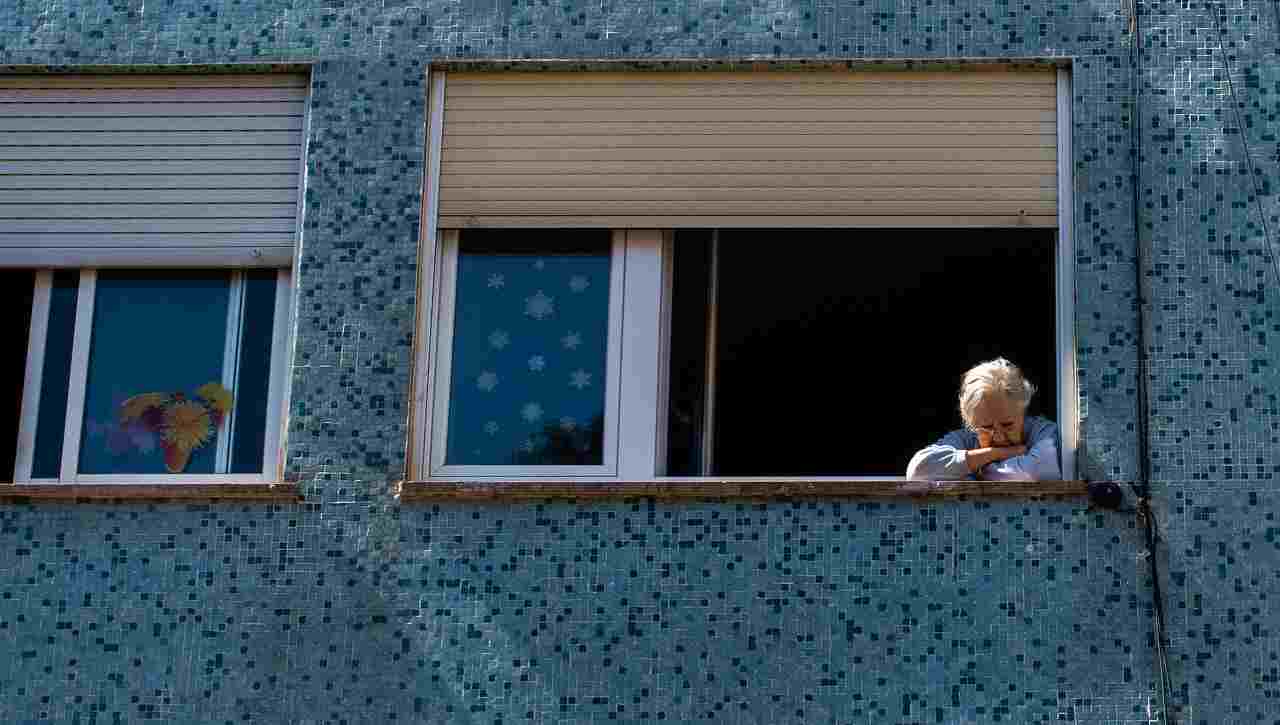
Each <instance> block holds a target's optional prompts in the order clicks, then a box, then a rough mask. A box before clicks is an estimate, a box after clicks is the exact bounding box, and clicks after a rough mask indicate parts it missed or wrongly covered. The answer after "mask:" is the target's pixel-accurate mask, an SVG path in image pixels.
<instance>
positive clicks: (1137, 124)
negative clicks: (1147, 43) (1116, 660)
mask: <svg viewBox="0 0 1280 725" xmlns="http://www.w3.org/2000/svg"><path fill="white" fill-rule="evenodd" d="M1278 1H1280V0H1278ZM1129 9H1130V13H1131V15H1130V18H1129V31H1130V33H1131V34H1132V43H1131V45H1130V46H1129V65H1130V69H1131V71H1132V76H1133V112H1132V116H1131V118H1130V119H1129V122H1130V129H1131V135H1132V138H1131V143H1132V146H1133V148H1132V151H1131V158H1132V162H1133V166H1132V172H1131V178H1130V185H1131V187H1132V192H1133V198H1132V200H1131V204H1132V205H1133V237H1134V284H1135V288H1134V294H1135V296H1136V303H1137V323H1138V360H1137V363H1138V370H1137V373H1138V386H1137V393H1138V421H1137V428H1138V471H1139V480H1138V481H1135V482H1133V483H1132V484H1130V485H1131V487H1132V488H1133V493H1134V495H1135V497H1136V498H1137V513H1138V521H1139V523H1140V524H1142V527H1143V530H1144V532H1145V534H1146V547H1147V550H1146V553H1145V556H1146V559H1147V565H1148V568H1149V570H1150V575H1151V612H1152V629H1153V631H1152V635H1153V654H1154V658H1155V663H1154V664H1155V668H1156V678H1157V680H1158V682H1157V683H1156V687H1157V690H1158V693H1159V696H1160V715H1159V717H1160V720H1161V721H1162V722H1165V723H1168V722H1169V703H1170V702H1171V701H1172V700H1173V681H1172V676H1171V674H1170V672H1169V653H1168V649H1167V647H1166V644H1165V640H1166V638H1167V636H1166V634H1165V632H1166V631H1167V626H1166V623H1167V621H1168V620H1167V617H1166V615H1165V609H1164V591H1163V587H1162V586H1161V583H1160V568H1159V562H1158V557H1157V554H1156V552H1157V546H1158V544H1159V541H1160V534H1159V528H1158V525H1157V522H1156V518H1155V514H1154V512H1152V510H1151V438H1150V435H1151V432H1150V415H1151V411H1150V410H1149V404H1148V401H1149V400H1150V390H1149V388H1150V375H1149V369H1150V368H1149V358H1148V350H1147V347H1148V341H1149V336H1148V334H1147V300H1148V298H1149V295H1148V294H1147V280H1146V275H1145V274H1144V271H1145V270H1146V269H1147V254H1146V247H1145V246H1144V244H1143V241H1142V211H1141V210H1142V206H1141V194H1140V191H1139V187H1140V186H1141V179H1142V148H1143V144H1142V82H1143V63H1142V12H1141V3H1140V1H1139V0H1133V2H1132V4H1131V5H1130V6H1129Z"/></svg>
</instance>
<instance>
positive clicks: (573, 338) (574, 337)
mask: <svg viewBox="0 0 1280 725" xmlns="http://www.w3.org/2000/svg"><path fill="white" fill-rule="evenodd" d="M560 343H561V344H562V345H564V349H566V350H577V349H578V346H579V345H581V344H582V333H580V332H570V333H569V334H568V335H565V336H564V337H562V338H560Z"/></svg>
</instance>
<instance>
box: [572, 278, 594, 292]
mask: <svg viewBox="0 0 1280 725" xmlns="http://www.w3.org/2000/svg"><path fill="white" fill-rule="evenodd" d="M590 286H591V280H589V279H587V278H586V277H585V276H583V275H580V274H575V275H573V277H570V278H569V289H571V290H573V291H574V292H585V291H586V289H587V288H588V287H590Z"/></svg>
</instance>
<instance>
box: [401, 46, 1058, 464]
mask: <svg viewBox="0 0 1280 725" xmlns="http://www.w3.org/2000/svg"><path fill="white" fill-rule="evenodd" d="M1071 73H1072V69H1071V67H1070V66H1063V67H1059V68H1058V70H1057V99H1056V108H1057V144H1058V147H1057V169H1058V195H1057V196H1058V210H1057V212H1058V214H1057V216H1058V228H1057V239H1056V249H1055V254H1056V284H1055V299H1056V305H1055V307H1056V309H1055V316H1056V320H1055V322H1056V325H1057V336H1056V337H1057V340H1056V347H1057V350H1056V353H1057V355H1056V356H1057V378H1058V400H1057V401H1056V408H1057V415H1058V417H1057V423H1058V429H1059V432H1060V438H1061V440H1060V443H1061V448H1060V457H1061V464H1062V465H1061V469H1062V478H1063V479H1064V480H1074V479H1075V477H1076V456H1077V451H1078V448H1079V440H1080V401H1079V395H1080V390H1079V377H1078V372H1077V359H1076V338H1075V328H1076V325H1075V283H1076V278H1075V274H1076V261H1075V244H1074V236H1073V235H1074V227H1073V224H1072V221H1073V218H1074V213H1075V202H1074V179H1073V163H1072V148H1071V134H1072V112H1071V110H1072V95H1071ZM446 77H447V74H446V73H441V72H431V71H429V72H428V87H429V89H430V90H429V91H428V94H429V97H428V100H429V104H428V109H429V114H428V115H429V119H428V129H427V131H428V136H427V138H428V143H427V148H426V162H427V163H426V164H425V173H426V178H425V183H424V194H423V198H424V203H423V211H424V213H423V224H422V232H423V234H422V240H423V241H422V247H421V254H420V265H419V289H420V290H421V298H420V299H421V301H422V302H421V303H420V304H419V318H418V336H417V339H418V340H419V344H418V345H417V350H416V353H415V358H416V363H417V364H416V367H415V370H416V371H417V372H415V378H414V401H413V413H412V416H413V421H414V422H416V423H417V432H416V433H415V435H414V436H413V437H412V438H411V442H410V449H411V450H410V452H411V456H412V458H411V460H412V461H414V463H413V465H411V467H410V472H411V475H413V476H414V477H416V478H418V479H422V480H430V479H447V478H453V479H473V478H474V479H484V478H491V477H501V478H510V479H517V478H518V479H520V480H530V481H533V480H537V479H558V478H566V477H570V476H583V477H584V480H586V479H587V478H599V479H602V480H609V479H623V480H628V479H637V480H642V479H653V478H664V477H665V472H666V471H665V466H666V450H665V448H666V446H665V438H666V424H667V421H666V408H667V396H668V376H669V370H668V366H669V363H670V361H669V360H668V359H667V358H668V354H669V353H668V350H669V331H670V315H671V309H670V301H671V294H672V282H673V273H672V269H671V260H672V255H671V250H670V243H671V232H670V231H669V230H643V231H640V230H615V231H614V234H615V238H616V236H617V235H626V236H627V238H628V239H632V238H633V235H635V236H638V238H640V239H644V240H646V241H648V242H649V243H650V244H652V243H654V242H655V241H656V246H654V247H647V248H646V249H645V252H644V253H642V254H641V253H635V251H634V250H631V249H630V248H628V261H627V264H626V267H625V275H626V277H627V279H626V283H625V292H624V294H625V296H626V304H625V305H624V320H625V325H624V326H625V329H624V331H623V334H622V337H623V347H622V350H621V354H622V358H621V362H620V367H621V370H622V381H621V382H622V387H623V389H622V390H621V392H620V396H621V397H620V398H619V403H618V405H619V409H618V411H617V412H618V418H619V420H618V426H617V427H616V429H617V431H618V439H617V446H618V460H619V465H618V466H617V468H616V470H615V469H611V468H607V467H606V468H605V470H601V471H598V472H594V473H592V472H585V471H582V470H581V469H580V468H577V469H575V472H572V473H566V474H562V473H560V472H559V471H557V470H555V469H553V468H552V467H534V466H527V467H519V466H502V467H493V469H492V470H483V469H481V468H479V467H444V466H437V465H434V460H433V458H432V456H433V455H437V453H436V452H437V451H441V449H442V445H443V444H442V441H443V440H444V439H443V437H440V436H443V433H440V432H438V428H439V424H438V419H439V415H440V412H439V407H440V405H441V399H442V398H444V397H447V393H444V394H440V393H439V392H438V391H440V390H446V391H447V380H446V381H443V383H444V387H441V382H442V381H440V380H439V378H438V377H437V375H438V372H437V369H438V365H440V364H443V363H441V362H440V361H439V360H438V359H437V358H438V357H439V355H438V351H437V347H438V346H439V345H440V343H441V340H440V335H441V330H442V327H441V317H440V310H441V309H442V308H444V307H449V306H451V304H452V300H451V299H448V300H445V299H442V297H441V277H440V270H441V267H442V266H443V265H444V264H445V256H444V254H443V250H442V244H443V241H444V239H445V238H448V236H449V235H455V236H453V237H452V238H453V239H454V241H455V242H456V230H453V231H451V230H440V229H437V221H438V218H439V217H438V212H439V181H440V154H441V147H442V140H443V122H444V95H445V84H446ZM633 255H634V257H633ZM638 310H639V311H644V310H649V311H650V312H649V313H647V314H637V311H638ZM451 326H452V322H451V320H450V327H451ZM612 344H613V343H612V340H611V341H610V345H611V347H610V355H613V354H614V349H613V347H612ZM646 350H647V351H649V353H652V355H656V359H652V355H651V354H649V353H646V352H645V351H646ZM424 371H425V372H424ZM610 374H611V375H612V368H611V373H610ZM424 378H425V379H424ZM709 382H710V384H713V381H711V379H709ZM711 394H712V393H711V391H708V395H711ZM444 405H445V410H446V411H447V400H446V401H444ZM606 430H607V431H612V430H614V426H612V425H610V426H608V427H607V428H606ZM433 431H436V432H434V433H433ZM712 434H713V435H714V433H712ZM606 441H607V436H606ZM606 449H607V450H611V448H610V445H609V444H608V443H607V442H606ZM438 455H441V456H442V455H443V453H442V452H440V453H439V454H438ZM607 455H608V454H607ZM903 466H904V468H905V466H906V462H905V461H904V462H903ZM464 468H470V469H471V470H464ZM818 478H827V479H830V480H841V481H857V480H878V481H879V480H886V479H904V478H905V476H883V475H879V476H857V475H850V476H830V477H816V478H815V477H778V476H761V477H733V478H725V477H720V476H700V477H699V476H695V477H679V478H673V479H672V480H693V481H696V480H717V481H752V480H769V481H778V480H797V481H799V480H804V481H809V480H817V479H818Z"/></svg>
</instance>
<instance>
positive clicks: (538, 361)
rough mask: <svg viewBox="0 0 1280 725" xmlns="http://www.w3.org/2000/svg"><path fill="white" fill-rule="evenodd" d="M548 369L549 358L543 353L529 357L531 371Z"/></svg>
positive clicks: (537, 371)
mask: <svg viewBox="0 0 1280 725" xmlns="http://www.w3.org/2000/svg"><path fill="white" fill-rule="evenodd" d="M546 369H547V359H546V358H545V357H543V356H541V355H534V356H533V357H531V358H529V370H530V371H531V372H535V373H540V372H542V371H543V370H546Z"/></svg>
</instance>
